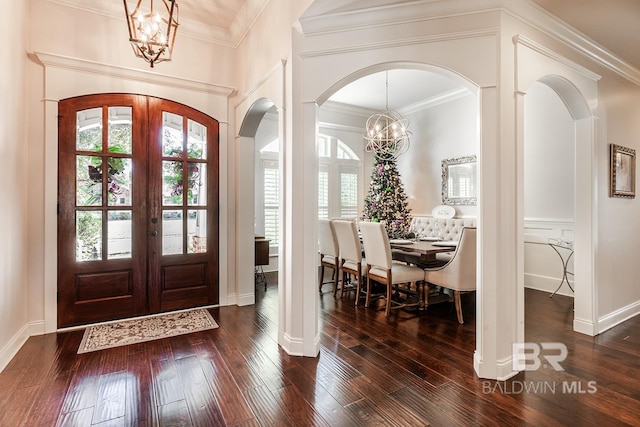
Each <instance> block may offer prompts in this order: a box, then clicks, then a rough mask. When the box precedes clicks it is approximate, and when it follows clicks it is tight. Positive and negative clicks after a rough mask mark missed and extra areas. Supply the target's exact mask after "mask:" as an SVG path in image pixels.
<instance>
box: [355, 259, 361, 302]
mask: <svg viewBox="0 0 640 427" xmlns="http://www.w3.org/2000/svg"><path fill="white" fill-rule="evenodd" d="M356 280H357V281H358V282H357V283H356V307H357V306H358V301H360V289H361V288H362V272H361V271H360V268H359V267H358V274H357V275H356Z"/></svg>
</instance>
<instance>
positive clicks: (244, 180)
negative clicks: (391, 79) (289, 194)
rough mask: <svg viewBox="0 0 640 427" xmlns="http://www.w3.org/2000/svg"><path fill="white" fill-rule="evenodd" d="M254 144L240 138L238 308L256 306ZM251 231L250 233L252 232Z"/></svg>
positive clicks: (237, 241)
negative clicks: (239, 306)
mask: <svg viewBox="0 0 640 427" xmlns="http://www.w3.org/2000/svg"><path fill="white" fill-rule="evenodd" d="M254 146H255V141H254V138H247V137H237V138H236V144H235V153H236V163H237V166H236V251H235V254H236V256H235V259H236V262H235V267H236V268H235V270H236V290H235V295H236V301H237V304H238V305H241V306H242V305H250V304H254V303H255V280H254V266H255V241H254V240H255V239H254V232H253V230H254V194H255V188H254V187H255V147H254ZM249 230H251V232H250V231H249Z"/></svg>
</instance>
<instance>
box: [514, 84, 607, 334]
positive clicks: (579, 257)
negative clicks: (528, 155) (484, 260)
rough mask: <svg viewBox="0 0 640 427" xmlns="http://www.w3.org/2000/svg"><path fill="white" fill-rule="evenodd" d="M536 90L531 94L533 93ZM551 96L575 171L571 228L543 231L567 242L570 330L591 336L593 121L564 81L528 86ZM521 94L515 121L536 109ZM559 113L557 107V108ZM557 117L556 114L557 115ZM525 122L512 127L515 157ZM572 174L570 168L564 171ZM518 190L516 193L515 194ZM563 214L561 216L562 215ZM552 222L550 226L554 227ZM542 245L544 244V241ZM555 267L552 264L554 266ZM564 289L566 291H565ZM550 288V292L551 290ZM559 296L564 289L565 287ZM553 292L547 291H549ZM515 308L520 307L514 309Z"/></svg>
mask: <svg viewBox="0 0 640 427" xmlns="http://www.w3.org/2000/svg"><path fill="white" fill-rule="evenodd" d="M536 88H537V89H536ZM541 88H542V90H543V91H544V90H547V91H548V90H549V89H550V90H552V91H553V92H554V94H555V95H557V97H558V98H559V100H561V102H562V104H564V109H565V111H566V112H568V115H569V120H570V121H572V128H573V129H572V134H571V135H570V137H571V138H572V141H571V143H572V145H573V146H574V147H575V148H574V152H573V153H572V154H573V159H572V160H573V161H574V166H575V169H574V171H573V176H571V179H572V180H573V182H574V183H575V184H574V185H573V190H574V203H573V205H574V206H573V210H574V213H575V215H574V218H575V220H574V224H569V225H567V224H565V225H563V221H562V220H557V221H551V223H547V224H546V227H549V229H550V230H552V229H554V228H555V230H552V231H551V234H552V235H553V236H552V238H559V239H560V240H564V241H572V242H573V250H574V251H575V252H574V262H573V274H574V276H573V278H574V283H575V286H573V288H574V319H573V328H574V330H575V331H577V332H582V333H585V334H588V335H595V334H597V333H598V331H597V326H596V325H597V322H596V319H595V316H596V308H595V304H596V299H595V273H594V271H593V265H594V262H593V259H594V254H595V243H594V235H595V233H594V208H593V194H594V185H595V183H594V179H595V178H594V177H595V171H594V167H593V164H594V163H593V158H592V156H593V154H592V151H593V150H592V147H593V144H594V138H595V135H594V134H595V132H594V127H595V118H594V116H593V114H592V112H591V108H590V107H589V105H588V103H587V101H586V99H585V97H584V96H583V94H582V93H581V92H580V90H579V89H578V88H577V87H576V86H575V85H573V84H572V83H571V82H570V81H569V80H568V79H567V78H565V77H562V76H559V75H545V76H542V77H540V78H539V79H538V80H537V81H536V82H534V83H532V84H531V85H530V86H529V88H528V89H527V92H528V91H531V90H532V91H533V92H534V93H535V92H536V90H538V89H541ZM527 92H524V93H522V94H521V95H522V97H525V100H523V103H522V107H523V108H522V110H521V111H522V116H520V115H519V116H518V117H519V118H521V119H523V118H524V116H526V115H527V114H528V113H531V110H528V108H529V109H531V108H540V106H537V107H535V106H532V105H530V104H528V103H527V102H526V93H527ZM561 108H562V107H561ZM560 114H561V113H560ZM525 121H526V120H519V121H518V127H519V129H518V132H517V134H518V135H519V136H521V137H520V138H519V143H518V146H519V148H520V150H519V152H520V153H524V152H525V151H526V149H525V148H524V147H525V144H526V143H527V142H528V141H525V140H524V139H525V136H526V135H527V132H526V131H525V130H524V129H523V127H524V122H525ZM520 156H521V158H520V161H519V165H520V166H521V167H520V168H519V170H520V172H519V173H518V176H519V178H523V177H524V176H525V174H524V159H523V158H522V157H524V154H521V155H520ZM570 168H573V167H570ZM522 189H523V188H522V187H521V188H520V190H522ZM523 199H524V195H522V194H520V197H519V200H520V201H521V202H522V201H523ZM523 205H524V203H523V202H522V203H521V204H520V208H521V209H520V221H521V236H520V239H519V242H518V247H519V248H520V249H521V251H520V252H521V254H522V255H521V257H520V263H521V264H520V267H521V268H520V269H519V274H518V277H519V283H518V295H519V302H520V301H521V302H522V304H524V286H525V278H524V275H525V271H524V259H523V258H524V255H523V254H524V250H525V249H524V247H525V244H526V243H525V239H524V236H523V234H522V233H526V231H524V227H525V226H526V224H525V215H526V211H525V209H524V206H523ZM565 211H566V210H565ZM554 222H555V223H554ZM544 240H545V242H546V238H545V239H544ZM564 256H568V253H566V252H565V253H564ZM556 261H557V260H556ZM565 286H566V285H565ZM554 288H555V286H554ZM565 290H568V288H566V287H565ZM552 291H553V289H552ZM520 307H523V305H522V306H520ZM519 319H521V320H522V322H523V323H524V309H522V310H521V312H520V313H519Z"/></svg>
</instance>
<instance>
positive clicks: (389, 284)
mask: <svg viewBox="0 0 640 427" xmlns="http://www.w3.org/2000/svg"><path fill="white" fill-rule="evenodd" d="M391 286H392V285H391V283H387V301H386V302H387V304H386V308H385V310H384V317H389V315H390V314H391Z"/></svg>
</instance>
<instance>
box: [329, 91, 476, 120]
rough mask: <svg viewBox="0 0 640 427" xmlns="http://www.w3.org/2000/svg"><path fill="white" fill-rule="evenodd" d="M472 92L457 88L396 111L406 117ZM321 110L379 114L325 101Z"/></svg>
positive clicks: (361, 108)
mask: <svg viewBox="0 0 640 427" xmlns="http://www.w3.org/2000/svg"><path fill="white" fill-rule="evenodd" d="M471 94H472V92H471V91H470V90H469V89H467V88H465V87H459V88H456V89H452V90H450V91H447V92H443V93H439V94H437V95H435V96H432V97H430V98H427V99H424V100H422V101H419V102H415V103H413V104H411V105H407V106H405V107H403V108H400V109H398V110H396V111H397V112H398V113H399V114H400V115H402V116H408V115H410V114H414V113H417V112H419V111H422V110H426V109H428V108H433V107H437V106H438V105H442V104H446V103H447V102H451V101H455V100H456V99H460V98H463V97H465V96H468V95H471ZM322 109H323V110H324V111H327V112H331V113H337V114H348V115H351V116H356V117H363V118H365V119H366V118H368V117H369V116H371V115H372V114H375V113H377V112H379V110H374V109H371V108H364V107H358V106H356V105H350V104H343V103H342V102H336V101H326V102H325V103H324V104H322Z"/></svg>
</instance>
